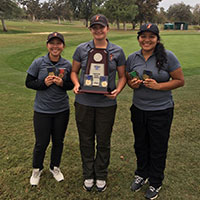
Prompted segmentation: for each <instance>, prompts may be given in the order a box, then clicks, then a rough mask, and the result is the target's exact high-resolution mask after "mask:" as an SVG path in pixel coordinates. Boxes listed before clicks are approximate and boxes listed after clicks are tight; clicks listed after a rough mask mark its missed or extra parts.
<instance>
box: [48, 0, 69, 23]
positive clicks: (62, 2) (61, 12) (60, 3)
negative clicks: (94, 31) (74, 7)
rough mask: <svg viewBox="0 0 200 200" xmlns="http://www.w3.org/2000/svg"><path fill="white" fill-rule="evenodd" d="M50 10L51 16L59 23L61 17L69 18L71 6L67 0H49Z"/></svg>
mask: <svg viewBox="0 0 200 200" xmlns="http://www.w3.org/2000/svg"><path fill="white" fill-rule="evenodd" d="M49 4H50V10H51V14H52V16H53V17H56V18H57V20H58V23H59V24H60V21H61V18H64V19H65V18H67V19H69V20H70V19H71V15H72V13H71V8H70V3H69V1H68V0H51V1H49Z"/></svg>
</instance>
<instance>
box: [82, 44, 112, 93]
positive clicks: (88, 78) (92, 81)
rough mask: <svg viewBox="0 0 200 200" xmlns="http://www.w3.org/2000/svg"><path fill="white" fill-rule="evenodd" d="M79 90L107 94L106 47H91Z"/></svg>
mask: <svg viewBox="0 0 200 200" xmlns="http://www.w3.org/2000/svg"><path fill="white" fill-rule="evenodd" d="M80 92H85V93H97V94H108V93H109V88H108V52H107V51H106V49H96V48H94V49H91V50H90V51H89V52H88V61H87V68H86V73H85V75H84V82H83V85H81V88H80Z"/></svg>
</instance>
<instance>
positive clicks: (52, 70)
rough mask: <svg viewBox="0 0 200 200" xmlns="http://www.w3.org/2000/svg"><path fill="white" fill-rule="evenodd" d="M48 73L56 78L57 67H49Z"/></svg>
mask: <svg viewBox="0 0 200 200" xmlns="http://www.w3.org/2000/svg"><path fill="white" fill-rule="evenodd" d="M47 72H48V75H49V76H54V75H55V73H56V68H55V67H47Z"/></svg>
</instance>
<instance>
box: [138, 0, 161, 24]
mask: <svg viewBox="0 0 200 200" xmlns="http://www.w3.org/2000/svg"><path fill="white" fill-rule="evenodd" d="M161 1H162V0H136V5H137V6H138V14H137V16H136V18H135V22H136V23H137V22H139V23H140V25H141V24H142V23H143V22H153V21H154V19H155V16H156V14H157V8H158V4H159V2H161Z"/></svg>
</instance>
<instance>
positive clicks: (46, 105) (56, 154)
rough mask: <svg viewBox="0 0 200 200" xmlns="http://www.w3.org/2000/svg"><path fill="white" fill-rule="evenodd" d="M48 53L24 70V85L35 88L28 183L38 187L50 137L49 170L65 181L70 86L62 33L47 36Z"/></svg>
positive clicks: (54, 175)
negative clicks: (63, 162)
mask: <svg viewBox="0 0 200 200" xmlns="http://www.w3.org/2000/svg"><path fill="white" fill-rule="evenodd" d="M46 45H47V49H48V54H47V55H46V56H42V57H40V58H38V59H36V60H34V61H33V63H32V64H31V66H30V67H29V69H28V70H27V73H28V74H27V78H26V86H27V87H28V88H30V89H34V90H36V91H37V92H36V98H35V103H34V130H35V138H36V142H35V147H34V153H33V172H32V176H31V178H30V184H31V185H32V186H37V185H38V184H39V181H40V175H41V173H42V170H43V167H44V166H43V161H44V158H45V153H46V149H47V147H48V145H49V142H50V138H52V151H51V161H50V169H49V170H50V172H51V173H52V174H53V177H54V178H55V179H56V181H58V182H60V181H62V180H64V176H63V174H62V172H61V171H60V168H59V166H60V161H61V155H62V150H63V142H64V137H65V132H66V129H67V125H68V121H69V97H68V94H67V93H66V90H71V89H72V88H73V83H72V82H71V79H70V72H71V63H70V62H69V61H67V60H65V59H64V58H62V57H61V53H62V51H63V49H64V47H65V40H64V37H63V35H62V34H60V33H58V32H54V33H51V34H49V35H48V38H47V44H46Z"/></svg>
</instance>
